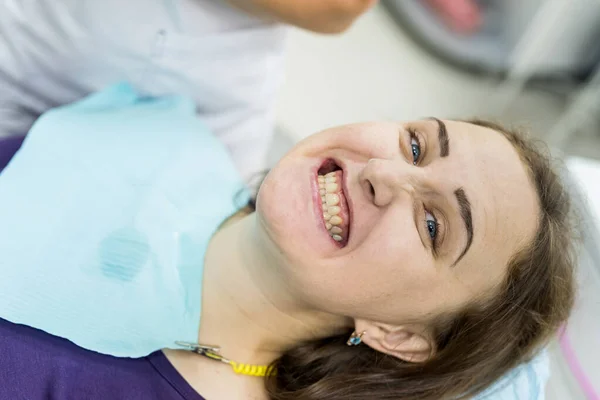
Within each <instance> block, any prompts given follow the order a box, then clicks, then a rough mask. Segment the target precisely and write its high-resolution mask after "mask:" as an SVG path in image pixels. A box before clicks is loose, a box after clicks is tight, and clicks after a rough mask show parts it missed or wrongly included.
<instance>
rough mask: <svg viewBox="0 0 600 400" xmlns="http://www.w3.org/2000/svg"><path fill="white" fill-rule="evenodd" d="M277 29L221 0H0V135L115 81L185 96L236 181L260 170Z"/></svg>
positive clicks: (278, 44)
mask: <svg viewBox="0 0 600 400" xmlns="http://www.w3.org/2000/svg"><path fill="white" fill-rule="evenodd" d="M284 41H285V28H284V27H282V26H279V25H276V24H268V23H265V22H263V21H260V20H258V19H255V18H254V17H251V16H248V15H246V14H243V13H242V12H240V11H237V10H235V9H233V8H231V7H230V6H228V5H227V4H226V3H225V1H224V0H127V1H122V0H102V1H98V0H3V1H2V2H1V3H0V137H6V136H12V135H24V134H25V133H26V132H27V131H28V129H29V128H30V126H31V125H32V123H33V121H34V120H35V119H36V118H37V117H38V116H39V115H40V114H42V113H43V112H44V111H46V110H48V109H49V108H52V107H56V106H58V105H62V104H66V103H70V102H73V101H75V100H78V99H80V98H82V97H84V96H86V95H87V94H89V93H91V92H95V91H97V90H100V89H102V88H104V87H106V86H108V85H111V84H113V83H115V82H118V81H128V82H130V83H131V84H132V85H133V86H134V87H135V88H136V89H137V90H139V91H141V92H142V93H147V94H148V95H152V96H159V95H165V94H181V95H187V96H191V97H192V98H193V99H194V101H195V103H196V106H197V112H198V114H199V115H200V116H201V117H202V120H203V121H204V122H205V123H206V124H207V125H208V127H209V128H210V129H211V130H212V131H213V132H214V133H215V134H216V136H217V137H218V138H219V139H220V140H222V141H223V142H224V143H225V145H226V146H227V148H228V150H229V151H230V153H231V155H232V157H233V159H234V162H235V163H236V166H237V168H238V170H239V171H240V172H241V173H242V175H243V176H244V178H246V179H248V178H249V177H251V176H252V175H253V174H255V173H257V172H260V171H262V170H264V168H265V166H266V153H267V149H268V147H269V145H270V141H271V138H272V132H273V125H274V110H273V108H274V107H273V105H274V100H275V94H276V91H277V88H278V87H279V86H280V83H281V80H282V75H283V50H284Z"/></svg>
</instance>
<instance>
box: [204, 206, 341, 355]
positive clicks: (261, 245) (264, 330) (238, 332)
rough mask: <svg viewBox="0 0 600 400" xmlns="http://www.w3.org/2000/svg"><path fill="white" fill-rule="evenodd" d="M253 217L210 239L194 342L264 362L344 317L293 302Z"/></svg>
mask: <svg viewBox="0 0 600 400" xmlns="http://www.w3.org/2000/svg"><path fill="white" fill-rule="evenodd" d="M258 225H259V222H258V221H257V218H256V213H253V214H250V215H247V216H245V217H243V218H242V219H239V220H237V221H235V222H233V223H231V224H229V225H228V226H226V227H225V228H223V229H221V230H220V231H219V232H218V233H217V234H216V235H215V236H214V238H213V239H212V241H211V243H210V245H209V248H208V251H207V255H206V259H205V266H204V268H205V270H204V281H203V288H202V297H203V300H202V317H201V326H200V332H199V337H198V339H199V342H200V343H202V344H205V345H215V346H219V347H221V350H222V354H223V356H225V357H227V358H230V359H233V360H235V361H237V362H242V363H247V364H269V363H270V362H272V361H273V360H275V359H276V358H278V357H279V356H280V355H281V354H282V353H283V352H284V351H285V350H286V349H289V348H290V347H293V346H294V345H296V344H298V343H299V342H303V341H308V340H313V339H317V338H323V337H327V336H331V335H334V334H335V333H338V332H340V330H342V329H344V328H345V327H347V326H349V322H348V320H347V319H346V318H343V317H339V316H334V315H331V314H326V313H323V312H320V311H318V310H315V309H313V308H311V307H310V306H308V305H307V304H304V303H303V302H302V301H299V300H298V299H297V298H296V296H294V290H293V286H292V285H291V284H290V283H289V282H287V281H286V280H285V279H284V277H283V276H282V275H281V274H280V273H279V271H281V269H280V268H278V265H279V264H278V263H279V262H281V261H276V260H278V259H280V257H279V256H278V254H277V251H276V249H274V248H269V245H268V244H267V243H270V242H269V241H268V240H264V236H261V235H264V232H263V231H261V230H260V229H259V226H258Z"/></svg>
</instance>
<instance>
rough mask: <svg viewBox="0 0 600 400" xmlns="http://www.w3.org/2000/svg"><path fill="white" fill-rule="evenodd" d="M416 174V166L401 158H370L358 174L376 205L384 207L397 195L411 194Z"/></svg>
mask: <svg viewBox="0 0 600 400" xmlns="http://www.w3.org/2000/svg"><path fill="white" fill-rule="evenodd" d="M418 175H419V174H418V168H417V167H415V166H413V165H409V164H408V163H407V162H405V161H403V160H383V159H378V158H372V159H370V160H369V161H368V162H367V165H366V166H365V168H364V169H363V170H362V172H361V174H360V183H361V186H362V188H363V190H364V191H365V194H366V195H367V197H368V198H369V199H371V201H372V202H373V203H374V204H375V205H376V206H378V207H385V206H387V205H389V204H390V203H391V202H392V201H394V199H395V198H396V197H398V196H399V195H402V194H408V195H410V196H413V195H414V192H415V187H416V184H417V182H418Z"/></svg>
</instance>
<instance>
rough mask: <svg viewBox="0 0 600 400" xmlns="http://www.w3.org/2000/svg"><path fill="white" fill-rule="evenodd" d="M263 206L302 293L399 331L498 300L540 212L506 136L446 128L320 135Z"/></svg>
mask: <svg viewBox="0 0 600 400" xmlns="http://www.w3.org/2000/svg"><path fill="white" fill-rule="evenodd" d="M257 206H258V218H259V221H260V227H261V231H262V232H263V233H264V235H259V236H261V237H262V239H261V240H263V239H264V240H265V241H266V242H268V246H269V247H270V248H275V249H276V251H274V252H272V253H273V254H277V256H276V257H278V258H279V259H278V260H277V261H278V266H279V268H280V272H281V273H282V274H283V275H284V278H285V279H286V282H288V285H289V287H290V288H291V290H292V291H293V292H294V293H295V294H296V295H298V296H300V297H301V299H302V300H303V301H305V302H306V303H307V304H309V305H310V306H312V307H316V308H318V309H319V310H323V311H326V312H331V313H335V314H338V315H344V316H350V317H354V318H361V319H366V320H370V321H377V322H381V323H390V324H401V323H405V322H407V321H422V320H423V319H424V318H428V317H433V316H436V315H439V314H440V313H444V312H446V311H451V310H455V309H459V308H460V307H461V306H463V305H466V304H467V303H469V302H471V301H473V300H474V299H476V298H478V297H480V296H485V295H486V294H488V293H490V292H491V290H492V289H493V287H494V286H495V285H497V284H499V283H500V282H501V280H502V279H503V277H504V275H505V273H506V268H507V263H508V262H509V260H510V258H511V257H512V256H513V255H514V254H515V253H516V252H517V251H518V250H519V249H520V248H521V247H523V246H524V245H526V244H527V243H529V242H530V241H531V240H532V239H533V237H534V234H535V230H536V226H537V215H538V212H539V207H538V203H537V196H536V193H535V191H534V189H533V186H532V184H531V183H530V181H529V179H528V175H527V173H526V170H525V168H524V166H523V164H522V162H521V160H520V158H519V156H518V154H517V152H516V151H515V149H514V148H513V146H512V145H511V144H510V143H509V142H508V140H507V139H506V138H505V137H504V136H503V135H502V134H500V133H498V132H495V131H493V130H490V129H488V128H483V127H480V126H476V125H473V124H469V123H464V122H456V121H438V120H435V119H431V120H423V121H415V122H408V123H366V124H356V125H349V126H343V127H337V128H333V129H329V130H326V131H324V132H321V133H318V134H315V135H313V136H310V137H309V138H307V139H305V140H304V141H302V142H300V143H299V144H298V145H297V146H295V147H294V148H293V149H292V151H291V152H290V153H288V154H287V155H286V156H285V157H284V158H283V159H282V160H281V161H280V162H279V163H278V164H277V165H276V166H275V168H273V170H272V171H271V172H270V173H269V175H268V176H267V178H266V179H265V181H264V183H263V186H262V187H261V189H260V192H259V196H258V204H257ZM324 214H325V215H324Z"/></svg>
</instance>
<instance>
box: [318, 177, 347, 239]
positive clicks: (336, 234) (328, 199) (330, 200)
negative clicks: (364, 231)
mask: <svg viewBox="0 0 600 400" xmlns="http://www.w3.org/2000/svg"><path fill="white" fill-rule="evenodd" d="M317 179H318V181H319V194H320V195H321V201H322V203H323V219H324V220H325V227H326V228H327V230H328V231H329V234H330V235H331V237H332V238H333V240H335V241H338V242H340V241H342V240H343V236H342V234H343V230H342V228H341V227H340V226H339V225H341V224H342V222H343V220H342V218H341V217H340V216H339V215H338V214H339V213H340V212H341V211H342V210H341V208H340V207H339V206H338V204H340V196H338V195H337V194H336V192H337V191H338V189H339V185H338V183H337V177H336V174H335V172H330V173H328V174H326V175H319V176H318V178H317Z"/></svg>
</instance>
